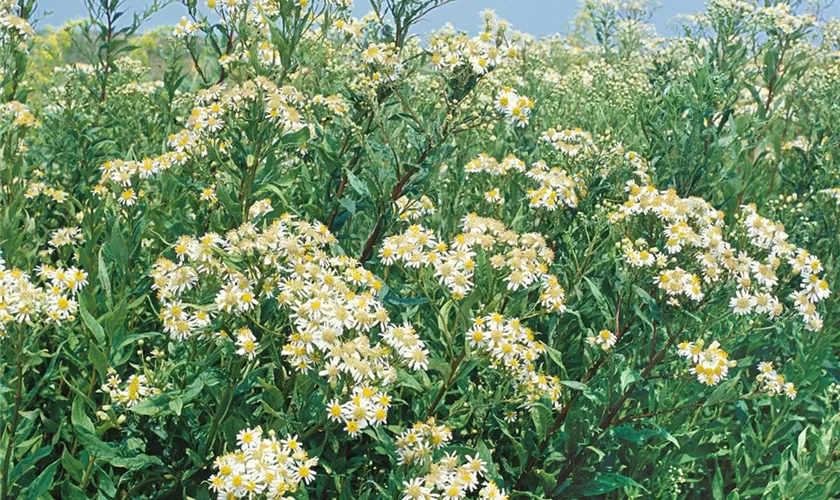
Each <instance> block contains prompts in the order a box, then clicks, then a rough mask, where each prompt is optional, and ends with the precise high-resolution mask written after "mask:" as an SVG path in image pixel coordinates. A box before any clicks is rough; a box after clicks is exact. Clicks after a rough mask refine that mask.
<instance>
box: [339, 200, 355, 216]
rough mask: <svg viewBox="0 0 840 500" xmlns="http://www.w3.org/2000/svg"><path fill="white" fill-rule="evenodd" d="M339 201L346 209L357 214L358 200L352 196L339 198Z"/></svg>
mask: <svg viewBox="0 0 840 500" xmlns="http://www.w3.org/2000/svg"><path fill="white" fill-rule="evenodd" d="M338 203H339V204H340V205H341V206H342V207H344V209H345V210H347V211H348V212H350V213H351V214H353V215H356V202H355V200H352V199H350V198H342V199H340V200H338Z"/></svg>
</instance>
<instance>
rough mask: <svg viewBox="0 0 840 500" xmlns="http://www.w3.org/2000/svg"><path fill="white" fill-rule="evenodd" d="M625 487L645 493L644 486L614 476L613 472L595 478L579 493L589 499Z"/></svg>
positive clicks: (628, 479) (616, 475)
mask: <svg viewBox="0 0 840 500" xmlns="http://www.w3.org/2000/svg"><path fill="white" fill-rule="evenodd" d="M625 486H632V487H635V488H639V489H641V490H644V491H647V490H646V489H645V487H644V486H642V485H641V484H639V483H637V482H636V481H634V480H632V479H630V478H629V477H627V476H622V475H621V474H616V473H615V472H607V473H605V474H600V475H599V476H598V477H596V478H595V480H593V481H592V482H590V483H589V484H588V485H587V486H586V487H585V488H583V490H582V491H581V493H582V494H583V495H584V496H587V497H591V496H597V495H603V494H605V493H609V492H611V491H615V490H617V489H619V488H622V487H625Z"/></svg>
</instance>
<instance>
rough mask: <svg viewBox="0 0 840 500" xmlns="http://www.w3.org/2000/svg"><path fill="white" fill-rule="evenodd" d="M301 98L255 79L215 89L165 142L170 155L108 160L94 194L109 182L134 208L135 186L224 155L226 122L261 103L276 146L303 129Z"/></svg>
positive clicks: (204, 95) (200, 97)
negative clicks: (273, 128) (190, 163)
mask: <svg viewBox="0 0 840 500" xmlns="http://www.w3.org/2000/svg"><path fill="white" fill-rule="evenodd" d="M303 103H304V99H303V96H302V95H301V94H300V93H299V92H298V91H297V90H296V89H294V88H293V87H291V86H284V87H278V86H276V85H275V84H274V83H272V82H271V81H270V80H268V79H267V78H262V77H259V78H256V79H254V80H250V81H247V82H245V83H243V84H241V85H238V86H236V87H233V88H231V89H226V88H225V86H224V84H220V85H215V86H213V87H210V88H208V89H206V90H203V91H201V92H199V94H198V99H197V105H196V106H195V107H194V108H193V109H192V112H191V113H190V116H189V118H188V119H187V123H186V127H185V128H184V129H182V130H181V131H179V132H176V133H173V134H171V135H170V136H169V138H168V143H169V147H170V148H172V150H171V151H167V152H166V153H164V154H162V155H159V156H156V157H146V158H143V159H141V160H137V161H134V160H108V161H106V162H105V163H104V164H103V165H102V167H101V170H102V178H101V179H100V183H99V184H98V185H97V186H95V187H94V193H96V194H98V195H104V194H106V193H108V192H109V190H108V187H107V185H106V184H107V183H109V182H110V184H111V185H112V188H113V190H114V192H115V193H116V199H117V200H118V202H119V203H120V204H122V205H124V206H131V205H134V204H135V203H137V200H138V195H139V187H138V186H139V182H140V181H142V180H144V179H149V178H151V177H153V176H155V175H157V174H158V173H159V172H161V171H164V170H169V169H170V168H172V167H174V166H180V165H184V164H186V163H187V162H188V161H189V160H190V159H191V158H201V157H205V156H208V155H209V154H210V151H211V150H213V151H215V152H216V154H220V155H224V154H226V144H225V141H221V140H220V139H219V137H220V136H221V135H222V132H223V131H224V130H225V124H226V123H228V122H230V121H235V120H242V119H245V118H246V115H247V113H249V112H250V111H251V106H250V104H260V105H261V106H262V113H263V115H264V117H265V119H266V121H268V122H269V123H272V124H273V125H275V126H276V127H277V128H278V129H279V130H278V133H277V134H276V135H275V139H274V140H275V141H277V142H278V143H279V141H280V138H281V137H282V135H284V134H287V133H293V132H296V131H298V130H300V129H301V128H303V127H304V126H305V123H304V121H303V117H302V115H301V114H300V112H299V111H298V109H297V107H299V106H301V105H303Z"/></svg>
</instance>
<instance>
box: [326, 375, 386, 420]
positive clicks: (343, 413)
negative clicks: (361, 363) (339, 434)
mask: <svg viewBox="0 0 840 500" xmlns="http://www.w3.org/2000/svg"><path fill="white" fill-rule="evenodd" d="M339 372H340V369H339V367H338V366H336V365H327V367H326V368H325V369H324V370H323V371H322V372H321V375H326V376H330V375H331V374H335V375H337V374H338V373H339ZM390 408H391V396H389V395H388V394H387V393H385V392H383V391H381V390H379V389H376V388H374V387H371V386H369V385H366V386H363V387H355V388H354V389H353V393H352V395H351V397H350V399H349V400H348V401H347V402H345V403H344V404H341V402H340V401H339V400H338V399H333V400H332V401H331V402H330V403H329V405H327V417H328V418H329V419H330V420H332V421H333V422H342V423H344V430H345V431H347V434H349V435H350V436H356V435H358V434H359V432H361V431H363V430H364V429H366V428H368V427H370V426H378V425H380V424H383V423H385V421H386V420H387V419H388V410H389V409H390Z"/></svg>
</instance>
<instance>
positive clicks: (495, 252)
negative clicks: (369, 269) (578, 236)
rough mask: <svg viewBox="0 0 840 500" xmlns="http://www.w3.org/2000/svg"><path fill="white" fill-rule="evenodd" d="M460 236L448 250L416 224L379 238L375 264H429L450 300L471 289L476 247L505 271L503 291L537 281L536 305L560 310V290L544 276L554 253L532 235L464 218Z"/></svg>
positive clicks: (491, 221)
mask: <svg viewBox="0 0 840 500" xmlns="http://www.w3.org/2000/svg"><path fill="white" fill-rule="evenodd" d="M462 229H463V230H464V232H463V233H461V234H459V235H457V236H456V237H455V238H454V239H453V241H452V244H451V249H450V246H449V245H447V244H446V243H443V242H440V241H439V240H438V239H437V237H436V236H435V234H434V233H433V232H432V231H430V230H428V229H426V228H424V227H423V226H421V225H413V226H411V227H409V228H408V230H406V231H405V232H404V233H402V234H398V235H395V236H390V237H388V238H386V239H385V241H384V242H383V244H382V248H381V249H380V251H379V257H380V259H381V262H382V263H383V264H385V265H391V264H393V263H395V262H397V261H400V262H402V263H404V264H405V265H406V267H409V268H421V267H426V266H432V267H434V270H435V276H436V277H437V278H438V279H439V280H440V283H441V284H442V285H444V286H446V287H447V288H448V289H449V291H450V293H451V294H452V295H453V297H456V298H463V297H465V296H466V295H467V294H468V293H469V292H470V290H472V288H473V286H474V274H475V268H476V261H475V257H476V255H477V252H476V250H479V249H482V250H484V253H485V254H486V255H487V258H488V261H489V263H490V265H491V267H492V268H493V269H494V270H496V271H505V277H504V278H503V282H504V283H505V284H506V288H507V290H509V291H516V290H519V289H520V288H528V287H530V286H531V285H532V284H534V283H536V282H540V283H541V287H542V291H543V293H542V295H541V297H540V303H541V305H542V306H543V307H545V308H546V309H548V310H549V311H552V312H563V311H564V310H565V296H566V292H565V290H564V289H563V287H562V286H560V284H559V283H558V281H557V279H556V277H554V276H552V275H550V274H549V273H548V268H549V265H550V264H551V262H552V261H553V260H554V251H553V250H551V248H549V247H548V245H547V244H546V241H545V238H543V236H541V235H540V234H538V233H525V234H518V233H516V232H515V231H512V230H510V229H508V228H507V226H505V225H504V223H502V222H500V221H498V220H496V219H491V218H487V217H479V216H478V215H476V214H470V215H467V216H466V217H464V219H463V220H462Z"/></svg>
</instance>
